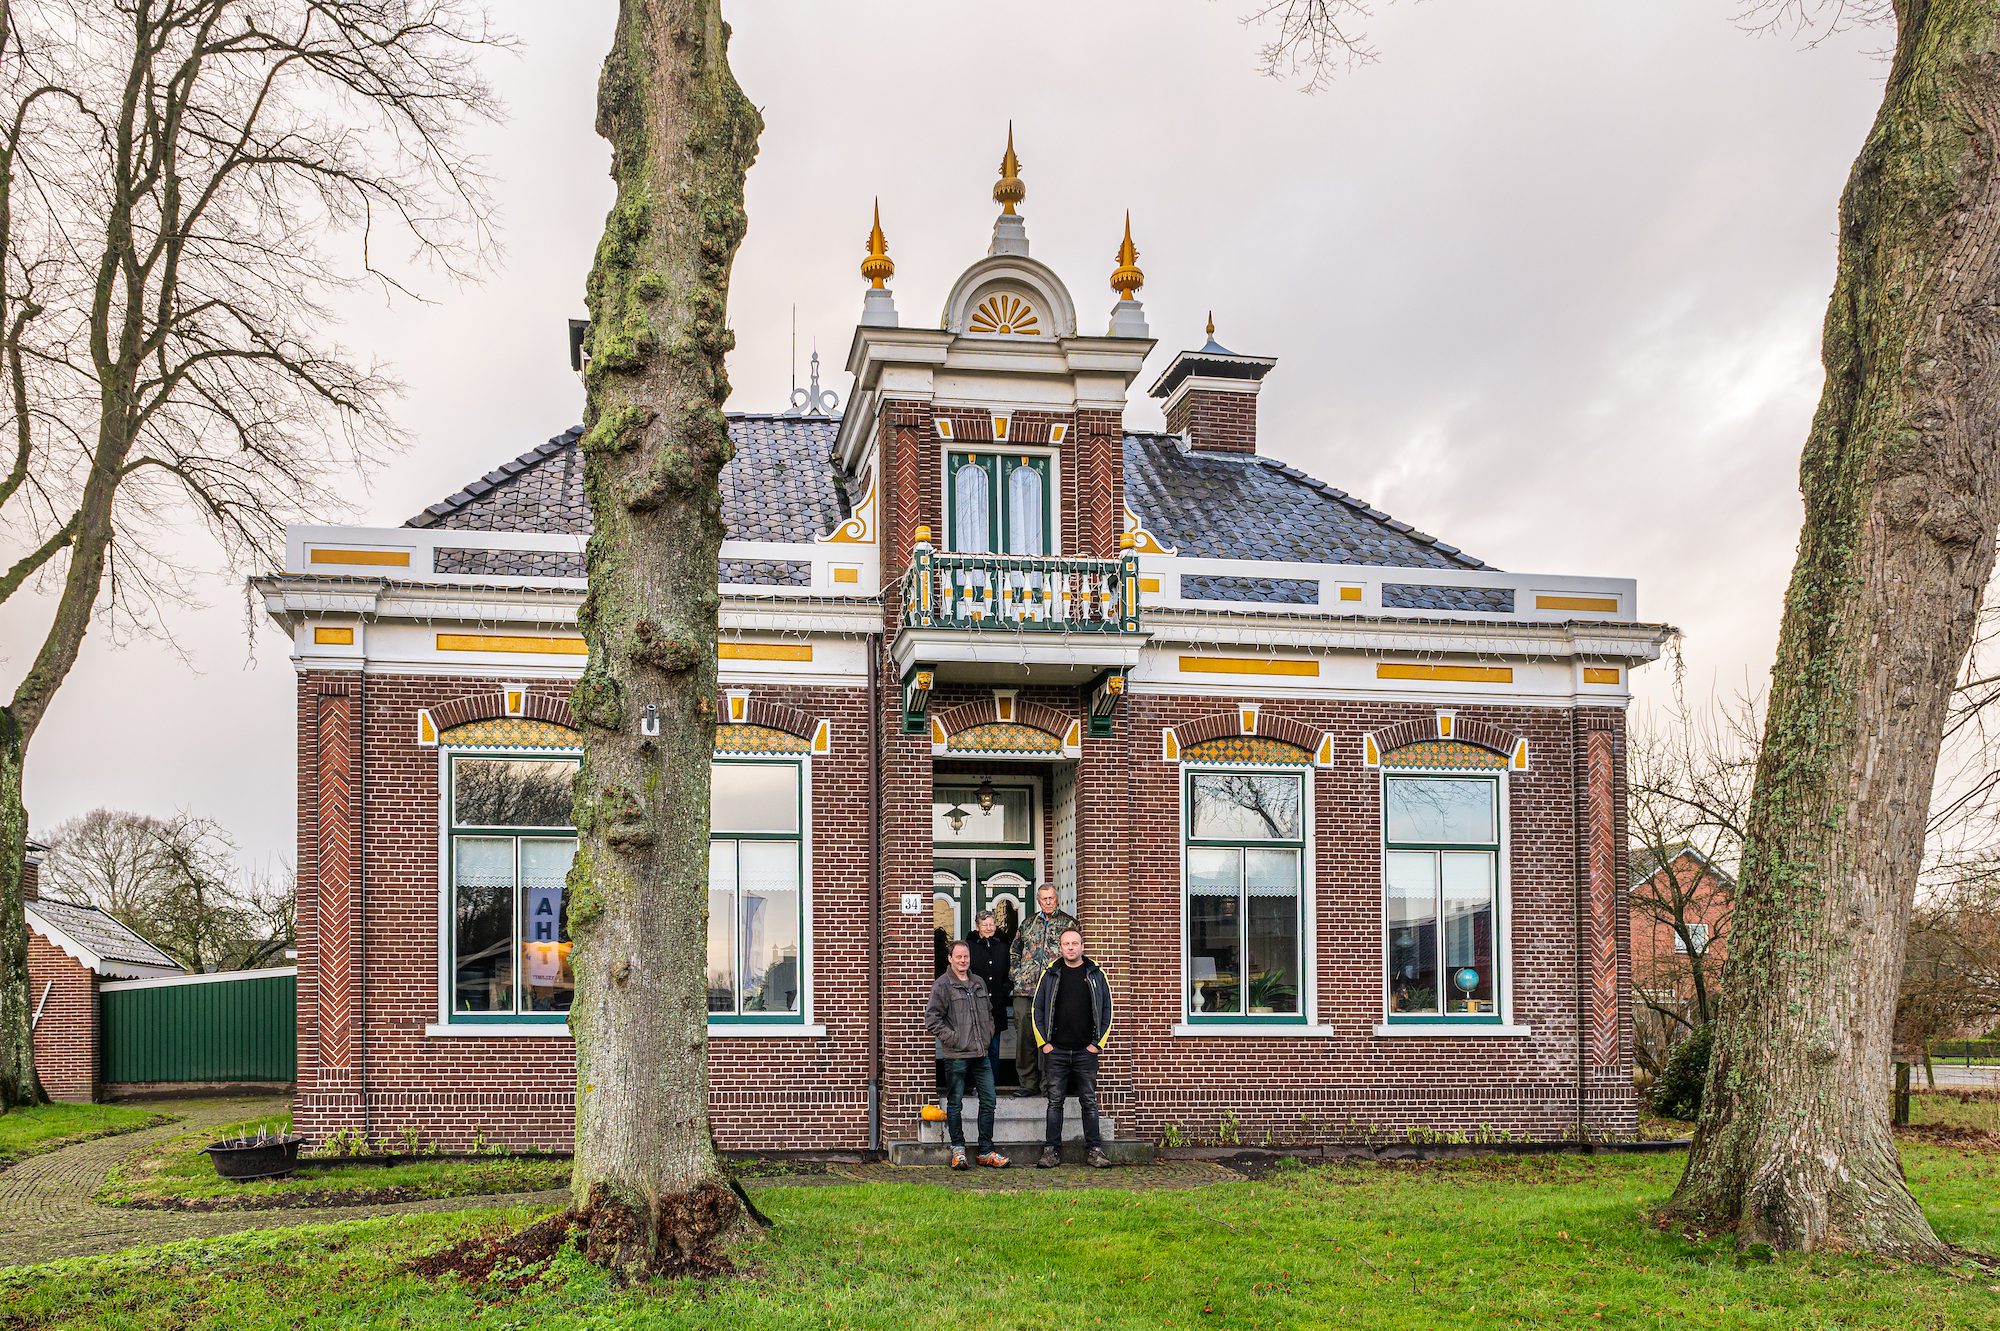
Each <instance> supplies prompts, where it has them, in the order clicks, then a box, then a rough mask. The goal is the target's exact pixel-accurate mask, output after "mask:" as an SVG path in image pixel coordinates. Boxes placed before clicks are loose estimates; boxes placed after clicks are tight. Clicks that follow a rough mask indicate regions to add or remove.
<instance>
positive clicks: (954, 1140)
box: [944, 1058, 1097, 1155]
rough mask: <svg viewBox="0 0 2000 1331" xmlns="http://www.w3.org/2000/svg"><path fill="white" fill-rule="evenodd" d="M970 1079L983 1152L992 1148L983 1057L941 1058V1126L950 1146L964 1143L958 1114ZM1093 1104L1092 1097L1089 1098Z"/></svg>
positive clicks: (989, 1074) (990, 1099)
mask: <svg viewBox="0 0 2000 1331" xmlns="http://www.w3.org/2000/svg"><path fill="white" fill-rule="evenodd" d="M968 1076H969V1077H971V1078H972V1083H973V1086H974V1087H975V1088H976V1089H977V1090H978V1092H979V1154H980V1155H985V1154H986V1153H987V1152H988V1151H990V1150H992V1149H993V1106H994V1095H993V1065H992V1064H990V1063H988V1062H987V1061H986V1060H985V1059H983V1058H947V1059H945V1060H944V1077H945V1082H946V1085H945V1097H944V1126H945V1131H946V1132H948V1133H949V1134H950V1135H951V1144H952V1145H953V1146H964V1145H965V1123H964V1121H963V1119H962V1118H961V1116H960V1113H959V1110H960V1107H961V1106H962V1105H963V1104H964V1101H965V1079H966V1078H967V1077H968ZM1091 1103H1092V1105H1093V1106H1094V1105H1095V1104H1096V1101H1095V1099H1093V1100H1092V1101H1091ZM1096 1114H1097V1111H1096V1109H1095V1108H1092V1110H1091V1122H1093V1123H1094V1122H1096V1121H1097V1119H1096Z"/></svg>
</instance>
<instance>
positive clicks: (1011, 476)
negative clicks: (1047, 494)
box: [1007, 460, 1049, 555]
mask: <svg viewBox="0 0 2000 1331" xmlns="http://www.w3.org/2000/svg"><path fill="white" fill-rule="evenodd" d="M1043 490H1044V484H1043V481H1042V473H1041V469H1040V468H1038V467H1036V466H1033V465H1031V464H1029V463H1028V462H1026V461H1025V460H1023V461H1021V462H1017V463H1016V464H1014V466H1013V468H1012V470H1011V471H1010V472H1009V473H1008V476H1007V553H1008V554H1010V555H1044V554H1047V553H1048V549H1049V547H1048V534H1047V532H1046V531H1045V530H1044V524H1043V519H1044V515H1045V513H1046V511H1047V509H1046V503H1045V500H1044V497H1043Z"/></svg>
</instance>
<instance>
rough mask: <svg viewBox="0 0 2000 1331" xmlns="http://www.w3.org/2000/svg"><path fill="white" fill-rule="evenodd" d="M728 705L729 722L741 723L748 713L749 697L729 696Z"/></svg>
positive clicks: (738, 694)
mask: <svg viewBox="0 0 2000 1331" xmlns="http://www.w3.org/2000/svg"><path fill="white" fill-rule="evenodd" d="M728 703H729V719H730V720H731V721H741V720H742V719H743V718H744V716H745V715H747V714H748V713H749V711H750V695H749V694H747V693H732V694H730V695H729V696H728Z"/></svg>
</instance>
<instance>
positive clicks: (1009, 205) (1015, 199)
mask: <svg viewBox="0 0 2000 1331" xmlns="http://www.w3.org/2000/svg"><path fill="white" fill-rule="evenodd" d="M1027 197H1028V187H1027V186H1026V185H1024V184H1022V183H1021V159H1020V158H1018V157H1016V156H1014V122H1013V121H1011V120H1010V121H1008V122H1007V151H1006V152H1005V153H1003V154H1002V155H1001V157H1000V179H999V180H998V181H996V182H995V183H994V186H993V202H995V203H997V204H999V205H1000V211H1001V213H1002V214H1003V215H1005V216H1008V217H1012V216H1013V215H1014V205H1015V204H1017V203H1019V202H1020V201H1021V200H1023V199H1025V198H1027Z"/></svg>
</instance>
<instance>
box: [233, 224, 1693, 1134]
mask: <svg viewBox="0 0 2000 1331" xmlns="http://www.w3.org/2000/svg"><path fill="white" fill-rule="evenodd" d="M1135 260H1136V256H1135V255H1133V254H1131V253H1130V251H1129V248H1128V249H1127V250H1126V251H1122V252H1121V255H1120V267H1119V268H1118V270H1117V272H1116V273H1115V274H1114V275H1113V281H1112V285H1113V288H1114V290H1115V291H1117V292H1118V293H1119V294H1120V295H1121V297H1122V298H1121V299H1119V300H1118V301H1117V303H1116V304H1115V305H1114V307H1113V310H1112V315H1111V320H1110V328H1109V331H1108V332H1107V333H1106V334H1104V335H1091V334H1087V333H1082V332H1080V331H1079V328H1078V319H1077V315H1076V312H1075V306H1074V304H1073V302H1072V300H1071V297H1070V294H1069V291H1068V289H1067V288H1066V287H1065V286H1064V284H1063V283H1062V281H1061V280H1060V279H1059V278H1058V277H1057V276H1056V275H1055V273H1054V272H1052V271H1051V270H1050V269H1049V268H1047V267H1046V266H1044V265H1043V264H1041V263H1039V262H1037V261H1036V260H1034V259H1032V258H1030V257H1029V253H1028V241H1027V235H1026V231H1025V227H1024V224H1023V222H1022V219H1021V218H1020V217H1019V216H1018V215H1016V214H1015V213H1014V211H1013V207H1012V204H1011V203H1010V204H1009V205H1008V208H1007V210H1006V211H1005V212H1004V213H1003V214H1002V215H1001V216H1000V218H999V219H998V220H997V222H996V223H995V227H994V236H993V242H992V245H991V248H990V249H989V252H988V254H987V257H985V258H983V259H981V260H979V261H978V262H976V263H974V264H973V265H972V266H971V267H969V268H968V269H967V270H966V271H965V272H964V273H963V274H962V275H961V276H960V277H959V278H958V280H957V282H956V283H955V285H954V286H953V287H952V289H951V292H950V294H949V296H948V297H947V299H946V302H945V312H944V315H943V318H942V320H941V324H940V326H939V327H936V328H919V327H906V326H903V325H902V323H901V321H900V318H899V316H898V314H897V312H896V308H895V305H894V301H893V298H892V296H891V295H890V292H889V291H888V289H887V288H886V286H885V285H884V279H885V278H886V277H887V276H889V275H890V272H891V271H892V269H893V266H892V265H890V264H889V263H888V261H887V257H886V245H885V244H884V243H883V241H882V238H881V235H880V232H879V231H878V232H877V233H876V234H875V235H874V236H873V237H871V243H870V260H869V263H868V265H867V267H866V269H865V271H864V276H867V277H869V278H871V279H872V281H873V286H872V287H871V289H870V290H869V291H868V293H867V296H866V299H865V301H864V305H863V312H862V318H861V323H860V326H859V327H858V328H857V329H856V331H855V335H854V341H853V345H852V349H851V351H850V352H849V357H848V368H849V370H850V371H851V372H852V373H853V375H854V392H853V400H852V401H851V402H850V403H849V404H848V408H847V410H846V413H845V414H844V415H842V416H839V417H833V416H830V415H826V414H824V413H823V412H821V411H820V409H819V408H818V406H817V402H818V397H817V394H816V389H817V380H816V379H815V384H814V389H815V392H814V394H812V395H811V402H812V403H813V405H812V406H810V407H808V408H807V409H805V410H803V411H797V410H795V412H794V413H790V414H785V415H777V416H771V415H748V414H745V415H733V416H732V417H731V418H730V429H731V433H732V435H733V437H734V439H735V441H736V448H737V452H736V456H735V458H734V460H733V461H732V462H731V463H730V464H729V466H728V467H727V468H726V469H725V470H724V473H723V500H724V513H725V517H726V519H727V523H728V529H729V539H728V540H727V541H726V542H725V544H724V547H723V551H722V560H723V564H722V583H723V586H722V592H723V598H722V611H721V624H722V636H723V641H722V643H721V647H720V655H721V678H722V693H723V696H722V697H721V698H720V699H718V706H719V708H720V711H719V715H720V717H721V722H722V724H721V726H720V728H719V731H718V736H717V745H716V764H715V768H714V806H715V817H714V823H715V827H716V831H715V833H714V838H713V843H712V844H713V849H712V854H711V862H712V864H713V866H714V869H713V876H712V880H711V882H712V891H711V898H710V900H711V928H710V933H709V995H710V1009H711V1012H712V1013H713V1020H712V1024H711V1027H710V1067H711V1072H712V1082H711V1101H712V1107H713V1118H714V1123H715V1131H716V1134H717V1137H718V1139H719V1141H720V1142H721V1144H722V1145H723V1146H725V1147H767V1148H776V1147H826V1148H845V1149H866V1148H870V1147H875V1146H878V1145H888V1144H890V1143H893V1142H895V1141H899V1140H908V1139H910V1138H913V1137H915V1136H916V1135H917V1131H916V1129H917V1117H918V1110H919V1108H920V1107H921V1105H922V1103H923V1101H924V1100H925V1099H926V1098H927V1096H929V1094H930V1093H931V1089H932V1072H931V1052H932V1045H931V1041H930V1038H929V1037H928V1036H927V1035H925V1034H924V1032H923V1030H922V1026H921V1021H920V1013H921V1008H922V1004H923V999H924V995H925V993H926V991H927V989H928V986H929V984H930V982H931V979H932V977H933V975H934V973H935V965H936V963H935V957H936V951H935V944H936V941H937V940H938V938H939V936H940V934H941V933H942V934H945V935H950V934H956V933H961V932H964V931H966V930H968V929H969V928H970V927H971V924H972V919H973V915H974V914H975V912H976V911H977V910H979V909H980V908H983V907H987V906H997V907H1000V908H1001V909H1003V910H1005V911H1009V912H1018V911H1020V910H1021V909H1023V908H1026V909H1032V901H1033V896H1032V885H1033V884H1034V883H1035V882H1036V881H1038V880H1046V881H1049V882H1052V883H1054V884H1056V885H1057V887H1058V888H1059V890H1060V891H1061V893H1062V895H1063V897H1064V899H1065V901H1066V902H1067V903H1069V904H1071V905H1072V907H1073V908H1074V909H1075V910H1076V911H1077V913H1078V914H1079V915H1080V916H1081V918H1082V919H1083V921H1084V924H1085V926H1086V929H1087V933H1088V938H1089V946H1090V950H1091V952H1092V954H1093V955H1094V956H1095V957H1096V958H1097V959H1098V960H1099V961H1100V962H1101V963H1103V964H1104V966H1105V967H1106V969H1107V970H1108V971H1109V973H1110V977H1111V982H1112V985H1113V988H1114V991H1115V994H1116V997H1117V999H1118V1001H1119V1004H1120V1006H1121V1015H1120V1017H1119V1021H1118V1025H1117V1030H1116V1032H1115V1034H1114V1037H1113V1040H1112V1043H1111V1045H1110V1046H1109V1048H1108V1049H1107V1053H1106V1058H1105V1064H1104V1074H1103V1098H1104V1100H1105V1103H1106V1111H1107V1112H1108V1113H1111V1114H1114V1115H1115V1116H1116V1118H1117V1122H1118V1130H1119V1133H1120V1135H1121V1136H1133V1135H1137V1136H1141V1137H1148V1138H1155V1139H1157V1138H1159V1137H1161V1136H1164V1135H1167V1134H1169V1133H1170V1132H1178V1133H1181V1134H1185V1135H1188V1136H1204V1135H1212V1134H1215V1133H1216V1132H1217V1130H1218V1128H1219V1127H1221V1125H1223V1124H1225V1123H1234V1124H1237V1125H1239V1126H1238V1130H1239V1131H1240V1132H1241V1133H1242V1134H1243V1139H1244V1140H1263V1139H1264V1138H1265V1137H1266V1136H1267V1135H1268V1136H1270V1137H1271V1138H1273V1139H1279V1140H1299V1139H1305V1140H1330V1139H1348V1138H1357V1137H1362V1136H1365V1135H1368V1134H1370V1133H1374V1132H1384V1131H1386V1132H1391V1133H1402V1132H1403V1131H1405V1130H1406V1129H1409V1128H1412V1127H1435V1128H1441V1129H1447V1130H1449V1129H1461V1128H1477V1127H1480V1126H1482V1125H1488V1126H1491V1127H1495V1128H1505V1129H1511V1130H1514V1131H1520V1132H1527V1133H1532V1134H1533V1135H1535V1136H1537V1137H1544V1138H1554V1137H1560V1136H1563V1135H1567V1134H1574V1133H1576V1132H1577V1131H1579V1130H1580V1129H1581V1130H1583V1131H1587V1132H1590V1133H1623V1132H1630V1131H1632V1130H1633V1129H1634V1127H1635V1118H1634V1114H1635V1111H1634V1108H1633V1104H1632V1097H1631V1057H1632V1052H1631V1037H1632V1004H1631V988H1630V980H1631V977H1630V958H1629V956H1628V955H1627V954H1626V950H1625V949H1624V948H1623V947H1621V946H1620V945H1619V944H1620V941H1621V940H1622V939H1624V938H1625V936H1626V918H1625V912H1626V900H1625V893H1624V885H1625V882H1626V878H1625V873H1626V865H1625V862H1624V854H1625V851H1624V846H1625V828H1624V800H1625V791H1624V771H1625V719H1624V709H1625V706H1626V703H1627V701H1628V698H1629V692H1628V679H1627V672H1628V671H1629V670H1631V669H1632V668H1634V667H1636V666H1638V665H1640V664H1643V663H1644V662H1646V661H1648V660H1651V659H1653V658H1654V657H1655V656H1657V654H1658V652H1659V649H1660V645H1661V642H1662V640H1663V632H1662V630H1660V629H1659V628H1658V627H1656V626H1652V625H1647V624H1644V623H1641V622H1638V620H1637V617H1636V603H1635V590H1634V586H1633V584H1632V583H1631V582H1629V581H1624V580H1618V579H1604V578H1574V577H1545V576H1536V575H1523V574H1508V573H1501V572H1497V571H1495V570H1493V569H1490V568H1488V567H1487V566H1486V565H1484V564H1483V563H1481V562H1480V561H1478V560H1476V559H1473V558H1472V557H1470V556H1468V555H1466V554H1464V553H1463V552H1461V551H1459V550H1458V549H1456V548H1455V547H1452V546H1450V545H1447V544H1445V543H1443V542H1441V541H1439V540H1436V539H1435V538H1433V537H1430V536H1426V535H1424V534H1423V533H1421V532H1418V531H1415V530H1414V529H1412V528H1411V527H1410V526H1409V525H1408V524H1407V523H1403V522H1398V521H1396V520H1395V519H1393V518H1391V517H1389V516H1388V515H1387V514H1385V513H1382V512H1379V511H1378V510H1376V509H1374V508H1371V507H1370V506H1369V505H1368V504H1367V503H1366V502H1364V501H1362V500H1359V499H1356V498H1355V497H1353V496H1352V495H1349V494H1347V493H1345V492H1344V491H1341V490H1338V489H1334V488H1333V487H1331V486H1328V485H1326V484H1324V483H1322V482H1319V481H1317V480H1314V479H1312V478H1311V477H1309V476H1306V475H1304V474H1303V473H1301V472H1299V471H1298V470H1296V469H1295V468H1293V467H1290V466H1288V465H1286V464H1285V463H1283V462H1281V461H1279V460H1278V459H1277V458H1275V457H1273V456H1269V453H1270V451H1271V449H1270V443H1271V441H1270V440H1269V439H1268V438H1262V439H1260V437H1259V433H1258V429H1257V419H1256V398H1257V393H1258V388H1259V385H1260V383H1261V382H1262V380H1263V378H1264V376H1265V375H1266V373H1267V372H1269V371H1270V370H1271V368H1272V367H1273V365H1274V364H1275V362H1274V361H1273V360H1272V359H1271V358H1269V357H1260V356H1244V355H1239V354H1237V353H1235V352H1232V351H1230V350H1228V349H1227V348H1225V347H1223V346H1222V345H1221V344H1220V343H1218V342H1216V341H1215V338H1214V336H1213V330H1212V329H1211V334H1210V337H1209V340H1208V342H1207V343H1206V345H1204V346H1202V347H1201V348H1200V349H1199V350H1195V351H1185V352H1181V353H1179V354H1178V355H1175V356H1174V357H1172V358H1171V361H1170V363H1169V364H1168V366H1167V367H1166V369H1165V371H1164V372H1163V373H1161V374H1160V375H1159V376H1158V378H1157V379H1156V381H1155V383H1154V385H1153V388H1152V392H1153V394H1154V395H1155V396H1156V397H1160V398H1162V399H1164V410H1165V414H1166V417H1167V420H1168V422H1169V423H1170V425H1172V426H1173V427H1174V429H1176V430H1177V431H1184V432H1185V433H1178V434H1157V433H1145V432H1139V431H1133V430H1128V429H1126V428H1125V426H1124V420H1123V418H1124V411H1125V407H1126V403H1127V394H1128V392H1129V390H1130V387H1131V385H1132V383H1133V381H1134V379H1135V378H1136V377H1137V376H1138V374H1139V373H1140V370H1141V367H1142V366H1143V364H1144V362H1145V360H1146V359H1147V356H1148V354H1149V353H1150V352H1151V351H1152V349H1153V345H1154V344H1153V342H1152V340H1151V338H1150V336H1149V334H1148V330H1147V328H1146V323H1145V319H1144V314H1143V311H1142V309H1141V307H1140V305H1139V302H1138V301H1137V300H1136V299H1133V298H1132V292H1133V291H1134V290H1135V289H1136V286H1137V282H1138V279H1139V273H1138V269H1137V266H1136V262H1135ZM1266 433H1267V434H1268V432H1266ZM577 439H578V432H577V431H575V430H571V431H568V432H566V433H564V434H561V435H558V436H556V437H555V438H554V439H551V440H550V441H549V442H548V443H547V444H544V445H541V446H540V447H538V448H536V449H534V450H532V451H530V452H528V453H526V454H523V455H522V456H520V457H519V458H517V459H516V460H514V461H512V462H509V463H506V464H504V465H502V466H501V467H500V468H499V469H498V470H496V471H493V472H490V473H488V474H487V475H486V476H484V477H482V478H481V479H479V480H478V481H475V482H473V483H472V484H471V485H468V486H467V487H466V488H465V489H464V490H462V491H460V492H459V493H457V494H454V495H452V496H451V497H450V498H449V499H446V500H444V501H442V502H441V503H438V504H434V505H432V506H431V507H430V508H428V509H426V510H425V511H424V512H423V513H422V514H419V515H418V516H417V517H416V518H415V519H413V520H412V521H411V522H410V523H409V524H407V525H406V526H404V527H400V528H359V527H307V528H298V529H294V531H293V532H292V533H291V535H290V539H289V550H288V558H287V567H286V571H285V572H283V573H279V574H272V575H270V576H267V577H265V578H262V579H260V580H259V588H260V590H261V592H262V594H263V596H264V599H265V603H266V605H267V607H268V609H269V610H270V612H271V614H272V615H273V616H274V617H275V618H276V619H277V620H278V622H279V623H280V624H282V625H283V626H284V627H285V629H286V631H287V632H289V633H290V634H291V635H292V639H293V642H294V644H295V650H294V658H293V659H294V662H295V664H296V666H297V668H298V725H299V730H298V755H299V769H298V771H299V781H298V800H299V804H298V817H299V891H300V900H299V981H300V985H299V1095H298V1100H297V1105H296V1114H295V1121H296V1122H297V1123H298V1125H299V1127H300V1128H301V1129H302V1130H303V1131H304V1132H305V1133H306V1134H307V1135H308V1136H309V1137H312V1138H315V1139H321V1138H324V1137H326V1136H328V1135H329V1134H331V1133H333V1132H336V1131H346V1130H353V1131H357V1132H360V1133H363V1134H364V1135H368V1136H372V1137H377V1138H385V1139H395V1138H397V1137H399V1136H400V1134H401V1133H402V1132H403V1131H404V1130H406V1129H408V1130H413V1131H415V1132H417V1133H419V1134H421V1135H422V1136H424V1137H426V1138H429V1139H433V1140H436V1141H438V1142H440V1143H442V1144H446V1145H456V1146H463V1145H465V1144H466V1143H468V1142H470V1141H471V1140H473V1139H474V1138H475V1137H483V1138H484V1139H485V1140H487V1141H500V1142H508V1143H512V1144H517V1145H528V1144H535V1145H542V1146H561V1145H565V1144H566V1143H567V1142H568V1139H569V1133H570V1130H571V1122H572V1109H573V1094H572V1092H573V1085H572V1080H573V1075H574V1061H573V1057H572V1054H571V1048H570V1043H569V1038H568V1032H567V1029H566V1027H565V1025H564V1017H563V1013H564V1011H565V1009H566V1008H567V1006H568V996H569V993H570V991H571V987H572V981H571V977H570V974H569V970H568V942H567V933H566V929H565V927H564V924H563V920H564V910H565V898H564V889H563V874H564V871H565V869H566V867H567V864H568V862H569V856H570V854H571V848H572V847H573V844H574V843H573V841H572V840H571V837H572V833H571V832H570V830H569V826H568V817H569V814H568V810H569V799H568V794H567V787H568V778H569V775H570V773H571V772H572V771H573V767H572V764H573V763H574V761H575V757H576V754H577V752H578V748H579V745H580V743H581V741H580V737H579V735H578V732H577V731H576V729H575V722H574V721H573V719H572V717H571V714H570V709H569V702H568V694H569V690H570V687H571V685H572V683H573V681H574V680H575V679H576V677H577V675H578V673H579V668H580V666H581V664H582V652H583V644H582V639H581V638H580V637H579V636H578V635H577V633H576V630H575V611H576V607H577V605H578V603H579V601H580V599H581V595H582V590H583V588H582V581H581V574H582V549H583V542H584V539H585V536H586V534H587V533H588V530H589V513H588V509H587V507H586V505H585V503H584V499H583V493H582V479H581V473H582V464H581V458H580V456H579V453H578V450H577ZM995 551H1000V552H1004V553H998V554H996V553H994V552H995ZM871 697H872V698H874V699H875V700H877V701H876V706H877V709H878V710H875V711H873V712H871V710H870V701H871ZM631 723H632V724H634V725H637V724H639V718H638V715H637V713H636V711H635V712H634V714H633V716H632V719H631ZM871 796H872V797H871ZM878 1001H879V1004H880V1006H879V1009H878V1008H877V1007H876V1006H875V1004H876V1003H877V1002H878ZM1010 1039H1011V1035H1010Z"/></svg>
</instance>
